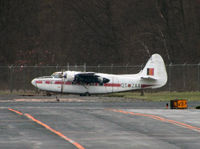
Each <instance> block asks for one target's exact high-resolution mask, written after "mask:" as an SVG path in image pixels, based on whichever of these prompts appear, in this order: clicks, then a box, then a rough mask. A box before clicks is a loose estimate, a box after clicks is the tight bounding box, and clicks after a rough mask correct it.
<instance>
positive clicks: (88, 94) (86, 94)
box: [80, 92, 91, 96]
mask: <svg viewBox="0 0 200 149" xmlns="http://www.w3.org/2000/svg"><path fill="white" fill-rule="evenodd" d="M80 96H91V95H90V93H88V92H86V93H83V94H80Z"/></svg>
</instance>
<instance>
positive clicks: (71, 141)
mask: <svg viewBox="0 0 200 149" xmlns="http://www.w3.org/2000/svg"><path fill="white" fill-rule="evenodd" d="M8 110H10V111H12V112H15V113H17V114H19V115H21V116H23V115H24V116H26V117H27V118H29V119H31V120H32V121H34V122H36V123H37V124H39V125H41V126H43V127H45V128H46V129H47V130H49V131H51V132H53V133H55V134H56V135H58V136H59V137H61V138H63V139H64V140H66V141H68V142H70V143H71V144H73V145H74V146H75V147H76V148H78V149H85V148H84V147H83V146H82V145H80V144H79V143H77V142H75V141H74V140H72V139H70V138H68V137H66V136H65V135H63V134H62V133H61V132H59V131H56V130H55V129H53V128H51V127H50V126H48V125H47V124H45V123H43V122H41V121H39V120H37V119H36V118H34V117H33V116H31V115H30V114H27V113H25V114H23V113H21V112H19V111H17V110H14V109H11V108H8Z"/></svg>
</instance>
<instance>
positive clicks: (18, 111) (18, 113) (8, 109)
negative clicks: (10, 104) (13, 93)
mask: <svg viewBox="0 0 200 149" xmlns="http://www.w3.org/2000/svg"><path fill="white" fill-rule="evenodd" d="M8 110H10V111H13V112H15V113H17V114H19V115H23V113H21V112H19V111H17V110H14V109H11V108H8Z"/></svg>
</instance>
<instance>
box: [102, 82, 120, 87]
mask: <svg viewBox="0 0 200 149" xmlns="http://www.w3.org/2000/svg"><path fill="white" fill-rule="evenodd" d="M104 86H106V87H120V86H121V84H118V83H106V84H104Z"/></svg>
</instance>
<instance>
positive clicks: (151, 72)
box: [147, 68, 154, 76]
mask: <svg viewBox="0 0 200 149" xmlns="http://www.w3.org/2000/svg"><path fill="white" fill-rule="evenodd" d="M147 75H150V76H153V75H154V68H147Z"/></svg>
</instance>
